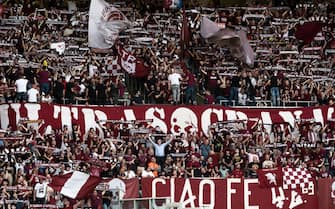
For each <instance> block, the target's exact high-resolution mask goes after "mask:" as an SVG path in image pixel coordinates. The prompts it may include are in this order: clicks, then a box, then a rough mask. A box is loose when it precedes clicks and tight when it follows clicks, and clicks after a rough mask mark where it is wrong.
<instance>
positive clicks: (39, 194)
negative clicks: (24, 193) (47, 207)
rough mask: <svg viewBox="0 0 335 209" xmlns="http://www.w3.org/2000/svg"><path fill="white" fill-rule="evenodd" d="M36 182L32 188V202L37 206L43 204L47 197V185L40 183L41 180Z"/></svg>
mask: <svg viewBox="0 0 335 209" xmlns="http://www.w3.org/2000/svg"><path fill="white" fill-rule="evenodd" d="M36 181H37V183H36V185H35V187H34V200H35V202H36V203H37V204H45V201H46V196H47V184H46V183H45V182H41V180H40V179H38V178H37V180H36Z"/></svg>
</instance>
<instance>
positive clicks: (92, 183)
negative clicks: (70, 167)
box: [49, 171, 101, 199]
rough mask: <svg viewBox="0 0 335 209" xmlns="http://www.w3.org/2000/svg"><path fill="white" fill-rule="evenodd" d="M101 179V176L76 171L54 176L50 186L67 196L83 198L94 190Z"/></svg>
mask: <svg viewBox="0 0 335 209" xmlns="http://www.w3.org/2000/svg"><path fill="white" fill-rule="evenodd" d="M100 181H101V179H100V178H99V177H95V176H90V175H89V174H86V173H82V172H79V171H75V172H73V173H68V174H65V175H59V176H54V177H52V182H51V183H50V184H49V186H50V187H52V188H53V189H54V190H56V191H58V192H60V193H61V194H62V195H64V196H66V197H69V198H72V199H83V198H85V197H87V195H89V194H91V193H92V192H93V190H94V188H95V187H96V186H97V185H98V184H99V183H100Z"/></svg>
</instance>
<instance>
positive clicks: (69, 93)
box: [65, 76, 75, 104]
mask: <svg viewBox="0 0 335 209" xmlns="http://www.w3.org/2000/svg"><path fill="white" fill-rule="evenodd" d="M74 87H75V83H74V77H73V76H71V78H70V81H69V82H67V83H66V88H65V99H66V100H67V101H66V103H67V104H73V103H74V96H75V94H74Z"/></svg>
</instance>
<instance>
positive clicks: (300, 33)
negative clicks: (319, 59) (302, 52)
mask: <svg viewBox="0 0 335 209" xmlns="http://www.w3.org/2000/svg"><path fill="white" fill-rule="evenodd" d="M322 25H323V24H322V22H305V23H304V24H303V25H299V26H297V31H296V33H295V37H296V38H297V39H299V40H302V41H304V43H305V44H309V43H311V42H312V41H313V39H314V38H315V36H316V34H318V33H319V32H320V31H321V29H322Z"/></svg>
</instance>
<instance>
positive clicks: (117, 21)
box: [88, 0, 130, 49]
mask: <svg viewBox="0 0 335 209" xmlns="http://www.w3.org/2000/svg"><path fill="white" fill-rule="evenodd" d="M129 25H130V22H129V20H128V19H127V17H126V16H125V15H124V14H123V13H122V12H121V11H119V10H118V9H117V8H115V7H114V6H112V5H110V4H108V3H107V2H105V1H104V0H92V1H91V5H90V12H89V23H88V46H89V47H92V48H99V49H108V48H110V47H111V46H113V45H114V43H115V41H116V39H117V38H118V36H119V33H120V32H121V31H122V30H124V29H126V28H127V27H128V26H129Z"/></svg>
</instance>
